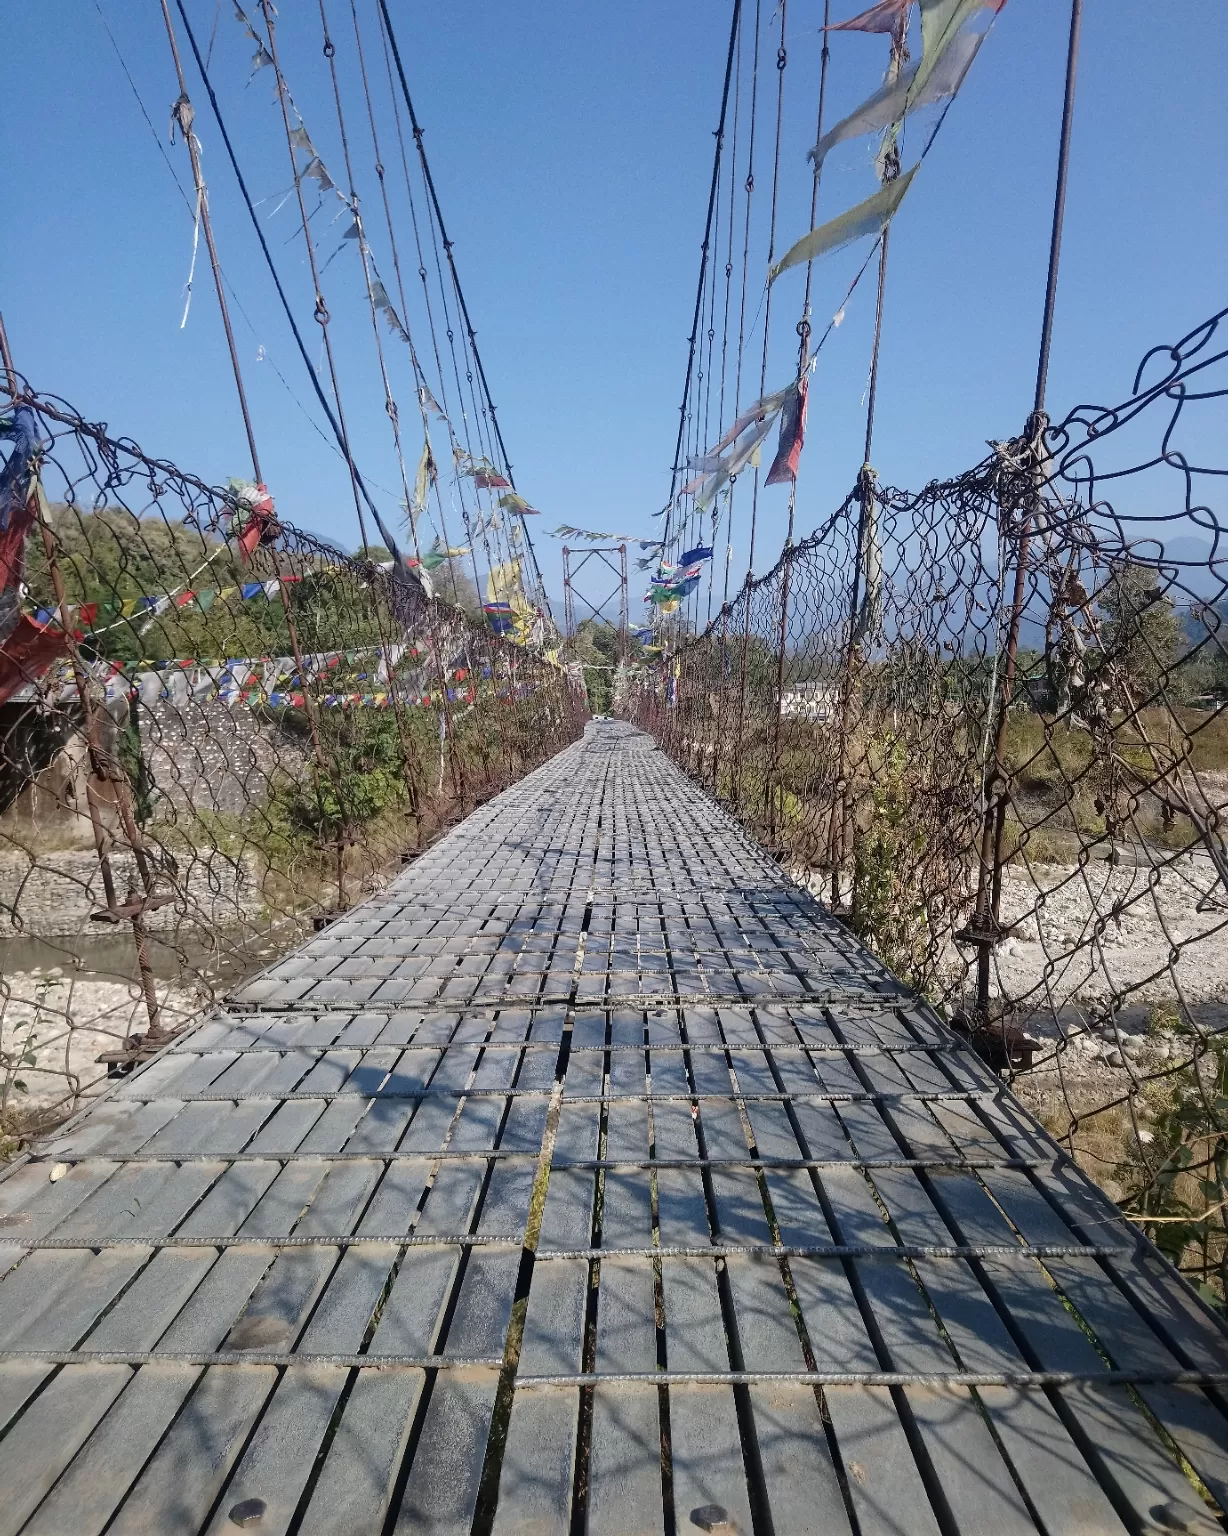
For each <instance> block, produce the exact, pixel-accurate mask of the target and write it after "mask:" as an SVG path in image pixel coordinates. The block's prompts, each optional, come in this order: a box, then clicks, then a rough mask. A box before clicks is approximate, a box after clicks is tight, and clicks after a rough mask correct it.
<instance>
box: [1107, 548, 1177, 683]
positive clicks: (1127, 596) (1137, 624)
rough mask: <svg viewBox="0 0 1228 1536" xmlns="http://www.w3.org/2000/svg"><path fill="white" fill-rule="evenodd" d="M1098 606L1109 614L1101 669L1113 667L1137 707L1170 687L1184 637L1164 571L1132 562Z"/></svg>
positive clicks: (1109, 583)
mask: <svg viewBox="0 0 1228 1536" xmlns="http://www.w3.org/2000/svg"><path fill="white" fill-rule="evenodd" d="M1096 604H1097V607H1098V608H1099V610H1100V612H1101V614H1102V615H1103V616H1104V617H1103V621H1102V623H1101V626H1100V639H1101V647H1102V658H1101V661H1100V668H1101V669H1103V668H1106V667H1108V668H1111V669H1112V673H1113V676H1114V681H1115V682H1116V683H1117V684H1118V686H1119V687H1124V688H1125V689H1127V690H1128V691H1129V694H1130V701H1131V703H1133V704H1134V705H1139V704H1142V703H1145V702H1147V701H1149V700H1150V699H1152V698H1153V697H1154V695H1155V694H1156V693H1158V692H1161V691H1171V689H1170V675H1171V673H1172V672H1173V670H1174V668H1175V667H1176V665H1177V662H1178V659H1179V657H1180V655H1181V652H1182V650H1183V642H1184V638H1185V635H1184V630H1183V628H1182V624H1181V619H1180V616H1179V615H1178V614H1177V611H1176V609H1175V608H1174V606H1173V604H1172V601H1171V599H1169V598H1168V597H1167V596H1165V594H1164V590H1163V587H1162V585H1161V578H1160V574H1159V572H1157V571H1155V570H1153V569H1151V567H1149V566H1145V565H1138V564H1136V563H1135V562H1133V561H1128V562H1127V563H1126V564H1124V565H1122V566H1119V567H1118V568H1117V569H1116V570H1114V571H1113V573H1112V575H1111V576H1110V577H1109V579H1108V581H1107V582H1105V584H1104V586H1103V587H1102V588H1101V589H1100V592H1099V593H1098V595H1097V598H1096ZM1122 702H1124V700H1123V701H1122Z"/></svg>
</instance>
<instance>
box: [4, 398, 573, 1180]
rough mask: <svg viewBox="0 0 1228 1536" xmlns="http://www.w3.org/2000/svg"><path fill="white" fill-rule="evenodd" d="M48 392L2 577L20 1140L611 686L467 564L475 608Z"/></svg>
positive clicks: (512, 770)
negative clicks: (493, 626)
mask: <svg viewBox="0 0 1228 1536" xmlns="http://www.w3.org/2000/svg"><path fill="white" fill-rule="evenodd" d="M22 399H23V402H24V404H26V405H27V406H31V407H33V408H34V410H35V411H36V414H37V422H38V431H39V436H40V437H41V439H42V444H43V446H42V449H41V452H40V453H38V454H37V455H36V461H35V464H34V472H33V474H32V476H31V478H30V479H29V480H28V481H23V483H22V485H21V486H20V487H18V488H17V490H16V492H14V491H13V487H12V486H10V487H9V491H10V494H9V495H8V497H7V500H6V503H5V507H6V512H7V514H8V517H7V518H6V519H0V539H4V538H7V539H8V544H7V545H6V546H5V547H6V549H7V554H6V557H5V558H6V560H7V562H8V567H9V570H10V573H13V572H16V574H17V575H18V576H19V577H20V583H21V584H20V585H15V584H11V583H0V586H6V585H7V587H8V590H6V591H5V592H4V594H3V599H2V602H3V607H2V608H0V700H2V702H0V1133H2V1134H0V1142H3V1147H0V1151H2V1150H8V1151H11V1150H13V1148H14V1146H16V1145H17V1144H19V1142H20V1140H21V1139H22V1138H23V1137H24V1136H25V1135H27V1134H29V1133H31V1132H32V1131H33V1130H36V1129H38V1128H39V1126H41V1125H45V1124H47V1123H48V1122H49V1121H50V1120H52V1119H54V1118H55V1117H58V1116H60V1115H62V1114H63V1113H65V1112H66V1111H67V1110H68V1109H71V1108H72V1107H73V1106H74V1105H75V1104H76V1103H77V1102H78V1100H79V1098H80V1097H81V1095H82V1094H84V1093H87V1092H88V1091H89V1090H90V1089H91V1087H92V1086H93V1085H95V1084H96V1083H97V1081H98V1080H99V1079H100V1078H101V1077H104V1076H105V1074H106V1071H107V1068H108V1063H107V1062H106V1061H102V1062H100V1061H99V1058H100V1057H106V1056H108V1055H110V1057H111V1058H112V1060H111V1062H110V1063H109V1065H110V1066H111V1068H112V1069H113V1070H122V1069H123V1068H124V1067H125V1066H126V1065H128V1064H129V1063H131V1062H132V1061H133V1060H135V1059H139V1057H140V1055H141V1054H142V1053H144V1054H147V1053H148V1052H149V1051H150V1050H151V1049H153V1048H154V1047H156V1046H157V1045H158V1044H159V1043H161V1042H162V1041H163V1040H165V1038H166V1034H167V1032H168V1031H171V1030H173V1029H174V1028H175V1026H176V1025H177V1024H178V1023H180V1022H182V1021H183V1019H184V1018H185V1017H186V1016H187V1015H189V1014H190V1013H192V1012H194V1011H195V1010H196V1009H197V1008H198V1007H199V1006H200V1005H201V1004H202V1003H203V1002H204V1001H207V1000H208V999H209V998H210V997H211V996H212V995H213V994H214V993H216V992H218V991H220V990H225V989H226V988H227V987H228V986H229V985H230V984H232V983H233V982H234V981H235V980H237V979H238V978H239V977H241V976H242V975H244V974H246V973H247V972H250V971H251V970H253V969H256V968H259V967H261V966H263V965H266V964H268V963H270V961H271V959H272V958H273V957H275V956H276V955H278V954H280V953H281V952H282V951H284V950H286V949H288V948H289V947H291V946H292V945H293V944H294V943H296V942H298V941H299V940H300V939H301V937H302V934H303V932H304V931H305V930H308V929H309V928H310V925H311V922H312V920H313V918H315V917H317V916H319V915H320V914H323V913H327V912H333V911H336V910H338V909H344V908H345V907H347V906H348V905H350V904H352V903H353V902H354V901H356V900H357V899H359V898H360V897H361V896H362V895H364V894H366V893H367V892H369V891H370V890H372V889H374V888H376V887H378V885H379V884H380V883H381V882H382V881H383V880H385V879H386V878H388V876H389V875H390V873H391V872H393V871H394V870H395V869H396V868H397V867H399V864H400V863H401V861H402V860H403V859H405V858H407V857H412V856H413V854H414V852H415V851H416V850H418V849H420V848H422V847H423V846H424V845H425V844H426V843H427V842H429V841H430V839H431V838H432V837H434V836H435V835H436V834H437V833H438V832H439V831H440V830H442V829H443V828H444V827H445V826H446V825H448V824H449V823H450V822H451V821H454V820H456V819H459V817H460V816H462V815H463V814H465V813H466V812H467V811H468V810H471V809H472V808H473V806H474V805H475V804H477V803H479V802H480V801H482V800H484V799H486V798H488V797H489V796H490V795H491V794H493V793H495V792H497V791H498V790H499V789H501V788H503V787H505V786H506V785H508V784H509V783H511V782H513V781H514V780H516V779H517V778H519V777H520V776H521V775H523V774H524V773H525V772H526V771H528V770H529V769H530V768H532V767H533V766H535V765H536V764H538V763H540V762H542V761H543V760H544V759H545V758H547V757H548V756H550V755H551V754H552V753H553V752H555V751H557V750H558V749H559V748H560V747H561V746H563V745H564V744H565V743H566V742H568V741H570V740H571V739H573V738H574V737H575V736H576V735H577V734H578V732H579V730H580V729H581V725H582V714H583V708H584V706H583V701H582V696H581V695H579V694H578V693H577V692H576V691H575V690H574V689H573V688H572V686H571V684H570V683H569V682H568V679H567V676H566V674H565V673H564V672H563V671H562V670H560V668H559V667H558V666H557V665H555V664H553V663H552V662H550V661H548V660H547V659H546V658H545V656H544V655H543V654H541V652H540V651H533V650H529V649H526V648H523V647H520V646H517V645H514V644H512V643H511V642H510V641H506V640H503V639H500V638H498V637H497V636H495V635H493V634H492V633H491V632H490V630H489V628H488V627H487V625H486V623H485V621H484V619H483V616H482V611H481V606H480V603H479V602H478V601H477V598H476V593H475V592H474V591H473V587H472V583H471V582H467V581H465V580H464V579H460V580H458V581H456V582H451V583H449V581H448V579H447V577H446V576H445V579H444V580H443V581H441V582H439V586H440V590H441V591H443V592H447V593H449V594H450V595H455V596H458V597H459V598H460V599H461V606H457V605H456V604H455V603H452V602H447V601H444V600H443V599H442V598H440V597H436V596H434V595H431V593H430V591H429V588H424V587H423V586H422V585H421V582H420V581H419V580H417V579H415V578H412V577H411V576H410V575H407V574H405V573H401V574H398V573H396V572H394V571H393V570H391V569H390V568H389V562H387V560H386V559H382V558H381V557H382V555H383V554H384V552H382V551H380V552H376V551H373V552H372V553H373V556H375V557H376V558H373V559H371V560H367V559H358V558H353V557H351V556H348V555H346V554H344V553H342V552H341V551H339V550H337V549H335V548H332V547H330V546H329V545H328V544H326V543H324V542H322V541H321V540H319V539H317V538H315V537H313V536H312V535H310V534H307V533H304V532H302V531H300V530H298V529H296V528H293V527H291V526H290V525H289V524H286V523H284V522H276V521H272V520H269V521H268V522H267V524H264V525H261V526H260V527H259V528H256V529H253V530H252V538H253V539H254V538H255V536H256V535H257V534H258V535H259V538H260V541H259V543H258V544H256V545H255V547H254V548H253V549H252V550H251V552H250V555H248V556H245V554H244V552H243V551H241V549H240V547H239V543H238V540H237V538H236V533H237V531H238V530H239V529H240V526H241V525H240V522H239V521H238V520H237V518H236V511H237V510H238V509H237V508H236V504H235V500H234V496H233V494H231V493H227V492H222V491H219V490H216V489H213V488H211V487H209V486H207V485H205V484H204V483H202V482H201V481H198V480H195V479H193V478H191V477H190V476H188V475H185V474H183V473H181V472H180V471H179V470H177V469H176V468H175V467H174V466H173V465H170V464H167V463H163V462H159V461H156V460H153V459H150V458H148V457H147V456H146V455H144V454H143V453H142V452H141V451H140V450H139V449H138V448H137V447H136V445H135V444H133V443H131V442H126V441H117V440H116V439H114V438H112V437H110V436H108V435H107V433H106V431H105V430H104V429H102V428H98V427H94V426H91V425H89V424H88V423H86V422H85V421H83V420H82V419H81V418H80V417H79V416H78V415H77V414H76V413H75V412H74V411H73V410H72V409H71V408H70V407H69V406H67V405H66V404H64V402H62V401H59V400H56V399H52V398H49V397H35V396H33V395H32V394H30V393H28V392H26V393H25V394H24V395H23V397H22ZM27 486H28V488H29V494H28V497H27ZM26 525H28V526H26ZM23 527H25V532H24V533H23V532H22V528H23ZM6 530H7V531H6ZM14 539H15V542H14ZM466 597H467V598H468V611H467V610H466V606H465V600H466Z"/></svg>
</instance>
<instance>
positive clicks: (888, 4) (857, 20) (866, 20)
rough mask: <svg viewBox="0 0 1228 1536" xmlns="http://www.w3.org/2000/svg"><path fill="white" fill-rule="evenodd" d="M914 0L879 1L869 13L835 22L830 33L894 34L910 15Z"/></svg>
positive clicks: (829, 28)
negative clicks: (909, 9)
mask: <svg viewBox="0 0 1228 1536" xmlns="http://www.w3.org/2000/svg"><path fill="white" fill-rule="evenodd" d="M911 4H912V0H879V3H878V4H877V5H872V6H871V7H870V9H869V10H868V11H862V12H861V14H860V15H858V16H853V17H850V18H849V20H848V21H833V22H832V23H831V25H830V26H829V27H828V28H827V31H828V32H894V31H895V29H896V28H897V27H898V26H901V25H902V24H903V22H904V19H905V17H906V16H907V15H908V7H909V6H910V5H911Z"/></svg>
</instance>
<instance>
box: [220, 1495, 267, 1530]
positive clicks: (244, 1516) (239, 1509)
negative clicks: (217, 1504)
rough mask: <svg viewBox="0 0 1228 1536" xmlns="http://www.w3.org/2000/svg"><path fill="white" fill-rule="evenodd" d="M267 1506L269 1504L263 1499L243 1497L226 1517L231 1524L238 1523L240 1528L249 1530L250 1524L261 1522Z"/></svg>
mask: <svg viewBox="0 0 1228 1536" xmlns="http://www.w3.org/2000/svg"><path fill="white" fill-rule="evenodd" d="M267 1508H268V1505H267V1504H266V1503H265V1502H264V1500H263V1499H242V1500H241V1501H240V1502H239V1503H238V1504H236V1505H235V1506H234V1507H233V1508H232V1509H231V1511H230V1513H229V1515H228V1516H227V1517H226V1518H227V1519H228V1520H229V1521H230V1523H231V1525H237V1526H238V1527H239V1528H240V1530H247V1529H248V1528H249V1527H250V1526H253V1525H259V1524H260V1522H261V1521H262V1520H263V1519H264V1512H265V1510H266V1509H267Z"/></svg>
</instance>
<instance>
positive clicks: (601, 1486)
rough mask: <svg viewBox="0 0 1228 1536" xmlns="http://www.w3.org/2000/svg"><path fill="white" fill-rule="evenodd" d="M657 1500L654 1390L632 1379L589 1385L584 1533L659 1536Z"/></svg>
mask: <svg viewBox="0 0 1228 1536" xmlns="http://www.w3.org/2000/svg"><path fill="white" fill-rule="evenodd" d="M524 1401H525V1402H526V1403H529V1402H531V1401H532V1394H530V1393H525V1394H524ZM661 1499H662V1489H661V1428H660V1423H659V1418H658V1407H657V1388H656V1387H651V1386H645V1385H641V1384H638V1383H634V1382H623V1383H617V1382H610V1383H607V1384H605V1385H602V1386H597V1387H595V1388H594V1389H593V1428H592V1448H591V1451H590V1453H589V1466H588V1529H587V1536H660V1533H662V1532H663V1531H664V1529H665V1517H664V1513H663V1510H662V1504H661ZM683 1529H686V1527H685V1525H684V1526H683ZM692 1529H694V1527H692Z"/></svg>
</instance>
